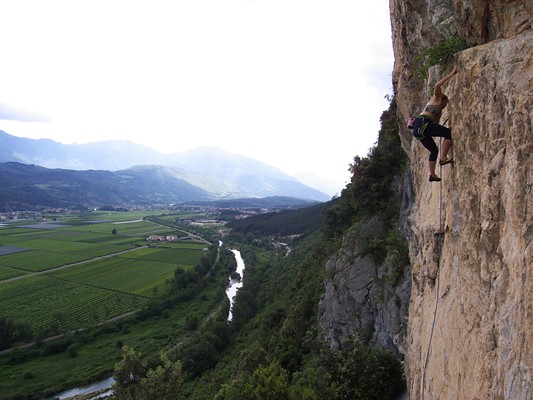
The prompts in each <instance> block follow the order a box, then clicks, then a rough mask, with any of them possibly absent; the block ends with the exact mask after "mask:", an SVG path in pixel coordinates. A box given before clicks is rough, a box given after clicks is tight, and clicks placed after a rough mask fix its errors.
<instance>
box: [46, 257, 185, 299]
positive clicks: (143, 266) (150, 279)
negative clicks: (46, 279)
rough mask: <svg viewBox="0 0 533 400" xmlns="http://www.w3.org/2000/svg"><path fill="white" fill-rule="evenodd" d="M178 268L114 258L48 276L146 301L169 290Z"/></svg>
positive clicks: (170, 265) (59, 271) (157, 263)
mask: <svg viewBox="0 0 533 400" xmlns="http://www.w3.org/2000/svg"><path fill="white" fill-rule="evenodd" d="M176 268H177V266H176V265H175V264H164V263H159V262H147V261H145V260H135V259H125V258H121V257H113V258H108V259H105V260H101V261H98V262H92V263H87V264H82V265H79V266H76V267H71V268H65V269H62V270H58V271H55V272H52V273H51V274H50V276H52V277H54V278H58V279H62V280H67V281H69V282H75V283H79V284H85V285H89V286H94V287H98V288H103V289H109V290H113V291H120V292H125V293H128V294H133V295H137V296H142V297H146V298H155V297H158V296H159V295H161V294H162V293H164V292H165V291H166V289H167V288H168V286H167V281H168V280H169V279H171V278H172V277H173V276H174V271H175V270H176Z"/></svg>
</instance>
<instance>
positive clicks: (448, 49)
mask: <svg viewBox="0 0 533 400" xmlns="http://www.w3.org/2000/svg"><path fill="white" fill-rule="evenodd" d="M467 47H468V45H467V44H466V42H465V41H464V40H463V39H462V38H460V37H459V36H456V35H454V36H450V37H449V38H447V39H444V40H442V41H441V42H439V43H437V44H436V45H435V46H431V47H425V48H423V49H422V50H421V51H420V53H419V54H418V56H416V58H415V62H416V63H420V66H419V67H418V69H417V71H416V73H417V75H418V76H419V77H420V78H422V79H425V78H427V76H428V71H429V69H430V68H431V67H433V66H434V65H444V64H446V63H448V62H449V61H450V60H451V59H452V57H453V56H454V55H455V53H457V52H459V51H462V50H464V49H466V48H467Z"/></svg>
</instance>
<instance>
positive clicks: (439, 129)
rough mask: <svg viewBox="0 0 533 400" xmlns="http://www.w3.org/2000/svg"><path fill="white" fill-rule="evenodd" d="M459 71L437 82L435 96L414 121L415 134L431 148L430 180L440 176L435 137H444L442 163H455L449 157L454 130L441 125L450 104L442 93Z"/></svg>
mask: <svg viewBox="0 0 533 400" xmlns="http://www.w3.org/2000/svg"><path fill="white" fill-rule="evenodd" d="M456 73H457V67H454V69H453V71H452V72H450V73H449V74H448V75H446V76H445V77H444V78H442V79H441V80H440V81H438V82H437V83H436V84H435V90H434V92H433V96H431V98H430V99H429V102H428V103H427V104H426V107H425V108H424V111H422V112H421V113H420V115H419V116H418V117H417V118H416V119H415V120H414V122H413V135H414V137H415V138H416V139H418V140H419V141H420V143H422V145H424V147H425V148H426V149H428V150H429V181H430V182H439V181H440V178H439V177H438V176H437V175H436V173H435V166H436V164H437V157H438V155H439V149H438V147H437V144H436V143H435V140H433V138H434V137H442V138H444V140H443V141H442V151H441V158H440V160H439V164H440V165H446V164H449V163H453V158H450V157H448V151H449V150H450V148H451V147H452V144H453V142H452V130H451V129H449V128H446V127H445V126H443V125H439V121H440V117H441V115H442V110H443V109H444V108H445V107H446V106H447V105H448V97H447V96H446V95H445V94H444V93H442V85H444V84H445V83H446V82H448V80H450V79H451V77H452V76H454V75H455V74H456Z"/></svg>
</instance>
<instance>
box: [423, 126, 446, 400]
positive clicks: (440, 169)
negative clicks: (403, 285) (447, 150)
mask: <svg viewBox="0 0 533 400" xmlns="http://www.w3.org/2000/svg"><path fill="white" fill-rule="evenodd" d="M446 122H448V120H446V121H445V122H444V124H445V123H446ZM444 124H443V125H444ZM441 148H442V138H441V139H440V142H439V153H440V151H441ZM439 176H440V177H441V180H440V185H439V189H440V199H439V200H440V206H439V233H438V235H439V240H438V242H437V290H436V292H435V293H436V299H435V310H434V311H433V323H432V324H431V334H430V335H429V343H428V351H427V353H426V362H425V364H424V373H423V375H422V400H424V396H425V394H426V371H427V368H428V363H429V355H430V353H431V342H432V341H433V332H434V331H435V322H436V320H437V310H438V308H439V291H440V256H441V253H442V238H443V236H444V231H443V224H442V165H441V166H440V168H439Z"/></svg>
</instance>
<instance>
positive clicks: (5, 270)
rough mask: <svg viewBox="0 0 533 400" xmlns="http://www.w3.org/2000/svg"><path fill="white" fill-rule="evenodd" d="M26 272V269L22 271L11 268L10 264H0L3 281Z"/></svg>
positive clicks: (1, 279)
mask: <svg viewBox="0 0 533 400" xmlns="http://www.w3.org/2000/svg"><path fill="white" fill-rule="evenodd" d="M24 274H25V272H24V271H20V270H17V269H15V268H10V267H8V266H5V265H2V264H0V281H3V280H4V279H9V278H14V277H16V276H21V275H24Z"/></svg>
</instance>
